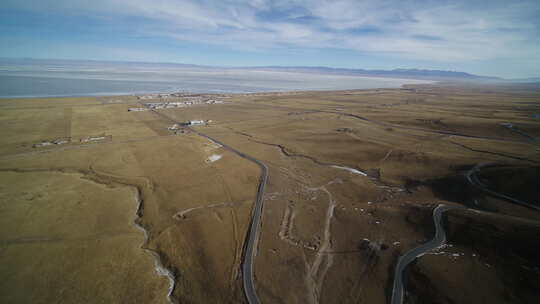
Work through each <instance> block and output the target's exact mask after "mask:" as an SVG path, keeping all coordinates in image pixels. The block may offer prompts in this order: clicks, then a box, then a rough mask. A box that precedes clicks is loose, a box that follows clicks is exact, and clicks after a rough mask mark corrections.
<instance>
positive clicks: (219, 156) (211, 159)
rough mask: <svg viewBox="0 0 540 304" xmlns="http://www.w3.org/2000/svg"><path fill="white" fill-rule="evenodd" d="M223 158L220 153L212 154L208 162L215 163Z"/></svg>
mask: <svg viewBox="0 0 540 304" xmlns="http://www.w3.org/2000/svg"><path fill="white" fill-rule="evenodd" d="M219 159H221V155H219V154H212V155H210V156H209V157H208V162H210V163H213V162H215V161H217V160H219Z"/></svg>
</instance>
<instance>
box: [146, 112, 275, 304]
mask: <svg viewBox="0 0 540 304" xmlns="http://www.w3.org/2000/svg"><path fill="white" fill-rule="evenodd" d="M141 104H142V103H141ZM143 106H144V105H143ZM152 112H154V113H156V114H157V115H159V116H161V117H163V118H165V119H167V120H169V121H171V122H173V123H177V124H182V123H181V122H178V121H176V120H175V119H173V118H171V117H169V116H167V115H166V114H164V113H161V112H158V111H156V110H152ZM185 128H186V129H188V130H190V131H192V132H193V133H195V134H197V135H199V136H202V137H205V138H207V139H209V140H211V141H213V142H215V143H217V144H220V145H221V146H223V148H225V149H227V150H229V151H231V152H233V153H235V154H236V155H238V156H240V157H242V158H244V159H247V160H249V161H251V162H253V163H255V164H257V166H259V168H261V177H260V179H259V187H258V189H257V197H256V199H255V206H254V208H253V213H252V214H251V221H250V223H249V228H248V232H247V236H246V241H245V242H244V248H243V250H242V251H243V252H242V261H241V262H240V263H241V271H242V284H243V285H244V294H245V295H246V299H247V301H248V303H250V304H259V303H260V301H259V297H258V296H257V291H256V290H255V276H254V272H253V264H254V259H255V255H256V247H257V244H258V242H259V228H260V226H261V214H262V209H263V197H264V189H265V187H266V182H267V181H268V167H267V166H266V165H265V164H264V163H263V162H262V161H260V160H258V159H256V158H254V157H251V156H249V155H247V154H245V153H243V152H240V151H238V150H236V149H234V148H233V147H231V146H229V145H226V144H224V143H222V142H220V141H219V140H217V139H215V138H212V137H211V136H209V135H206V134H204V133H202V132H199V131H197V130H195V129H193V128H190V127H185Z"/></svg>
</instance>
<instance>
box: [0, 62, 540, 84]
mask: <svg viewBox="0 0 540 304" xmlns="http://www.w3.org/2000/svg"><path fill="white" fill-rule="evenodd" d="M0 63H2V64H8V63H17V64H23V65H33V64H46V65H50V64H53V65H54V64H60V65H68V66H70V65H75V66H80V65H81V64H82V65H83V66H100V67H103V66H106V65H108V64H118V65H122V66H137V67H146V68H147V67H153V68H163V69H168V68H174V67H176V68H199V69H219V70H226V69H234V70H242V69H243V70H251V71H280V72H294V73H319V74H333V75H354V76H365V77H386V78H402V79H421V80H449V81H460V80H463V81H465V80H467V81H471V80H473V81H485V82H520V83H531V82H535V83H536V82H540V77H534V78H521V79H505V78H499V77H489V76H481V75H475V74H470V73H466V72H458V71H443V70H428V69H393V70H366V69H346V68H331V67H325V66H313V67H311V66H251V67H240V66H238V67H223V66H209V65H196V64H182V63H167V62H129V61H96V60H63V59H32V58H21V59H7V58H0Z"/></svg>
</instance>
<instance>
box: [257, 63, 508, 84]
mask: <svg viewBox="0 0 540 304" xmlns="http://www.w3.org/2000/svg"><path fill="white" fill-rule="evenodd" d="M254 69H259V70H266V71H289V72H304V73H324V74H341V75H357V76H369V77H392V78H414V79H428V80H460V79H461V80H479V81H506V80H505V79H503V78H499V77H488V76H479V75H474V74H469V73H465V72H456V71H441V70H423V69H393V70H364V69H344V68H329V67H302V66H299V67H285V66H267V67H255V68H254Z"/></svg>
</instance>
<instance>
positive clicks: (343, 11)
mask: <svg viewBox="0 0 540 304" xmlns="http://www.w3.org/2000/svg"><path fill="white" fill-rule="evenodd" d="M0 33H1V34H0V45H1V47H0V57H12V58H20V57H33V58H58V59H93V60H127V61H149V62H178V63H192V64H206V65H221V66H254V65H259V66H260V65H294V66H300V65H301V66H331V67H346V68H366V69H393V68H426V69H444V70H459V71H465V72H470V73H475V74H481V75H489V76H501V77H508V78H520V77H539V76H540V1H538V0H532V1H520V0H513V1H507V0H504V1H499V0H491V1H476V0H466V1H461V0H454V1H445V0H426V1H421V0H413V1H406V0H402V1H385V0H367V1H361V0H332V1H328V0H287V1H282V0H275V1H270V0H246V1H240V0H199V1H194V0H92V1H78V0H26V1H21V0H2V1H1V3H0Z"/></svg>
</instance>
